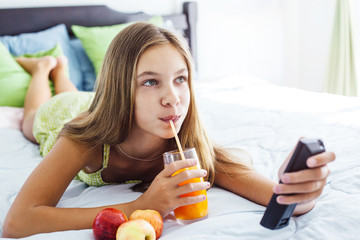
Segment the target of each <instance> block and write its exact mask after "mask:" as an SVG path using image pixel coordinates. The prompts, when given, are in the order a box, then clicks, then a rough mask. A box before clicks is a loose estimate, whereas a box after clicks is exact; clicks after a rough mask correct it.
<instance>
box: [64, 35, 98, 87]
mask: <svg viewBox="0 0 360 240" xmlns="http://www.w3.org/2000/svg"><path fill="white" fill-rule="evenodd" d="M70 45H71V47H72V49H73V50H74V52H75V54H76V56H77V58H78V60H79V63H80V69H81V72H82V77H83V80H82V82H83V86H82V87H83V90H84V91H93V90H94V85H95V80H96V74H95V70H94V67H93V65H92V63H91V61H90V59H89V57H88V56H87V55H86V52H85V49H84V48H83V46H82V43H81V41H80V39H77V38H75V39H71V40H70Z"/></svg>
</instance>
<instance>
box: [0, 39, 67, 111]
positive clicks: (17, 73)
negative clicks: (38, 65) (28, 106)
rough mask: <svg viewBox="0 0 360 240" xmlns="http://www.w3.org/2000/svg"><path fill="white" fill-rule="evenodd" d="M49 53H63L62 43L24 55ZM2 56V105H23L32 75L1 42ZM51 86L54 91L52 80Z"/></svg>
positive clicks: (0, 93) (0, 95)
mask: <svg viewBox="0 0 360 240" xmlns="http://www.w3.org/2000/svg"><path fill="white" fill-rule="evenodd" d="M49 55H50V56H54V57H57V56H60V55H63V53H62V49H61V47H60V45H58V44H57V45H56V46H55V47H54V48H52V49H50V50H48V51H42V52H38V53H35V54H25V55H23V56H24V57H42V56H49ZM0 56H1V58H0V106H8V107H23V106H24V100H25V95H26V91H27V88H28V86H29V83H30V80H31V75H30V74H29V73H28V72H26V71H25V69H23V68H22V67H21V66H20V65H19V64H18V63H17V62H16V60H15V59H14V57H13V56H12V55H11V54H10V53H9V51H8V50H7V48H6V47H5V46H4V45H3V44H2V43H1V42H0ZM50 88H51V90H52V92H54V90H53V83H52V82H51V81H50Z"/></svg>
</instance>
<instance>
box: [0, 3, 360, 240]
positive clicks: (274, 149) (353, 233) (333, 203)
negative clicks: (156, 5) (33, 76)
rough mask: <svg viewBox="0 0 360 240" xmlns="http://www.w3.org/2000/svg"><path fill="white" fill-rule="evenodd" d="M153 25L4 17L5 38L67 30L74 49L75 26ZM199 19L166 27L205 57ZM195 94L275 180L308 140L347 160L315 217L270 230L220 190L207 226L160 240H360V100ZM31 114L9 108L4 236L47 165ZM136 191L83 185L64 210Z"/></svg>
mask: <svg viewBox="0 0 360 240" xmlns="http://www.w3.org/2000/svg"><path fill="white" fill-rule="evenodd" d="M104 11H105V12H104ZM59 13H60V14H59ZM84 13H86V14H84ZM99 15H100V16H108V18H103V17H102V18H100V20H101V21H102V22H99V21H100V20H99V19H96V18H97V17H96V16H99ZM19 16H22V18H20V17H19ZM34 16H36V17H35V18H39V19H34ZM75 16H76V17H75ZM89 16H94V17H89ZM149 18H151V16H149V15H146V14H144V13H134V14H124V13H119V12H116V11H113V10H110V9H108V8H106V7H105V6H79V7H71V8H68V7H51V8H33V9H0V36H4V35H18V34H20V33H32V32H38V31H42V30H44V29H47V28H49V27H52V26H54V25H57V24H60V23H64V24H65V26H66V29H67V31H68V34H69V36H70V37H69V41H71V40H74V41H76V40H77V39H76V36H75V35H74V34H73V32H72V28H71V25H73V24H78V25H83V26H89V27H91V26H106V25H112V24H119V23H123V22H129V21H138V20H148V19H149ZM196 19H197V9H196V4H195V3H193V2H189V3H185V4H184V11H183V13H180V14H174V15H167V16H163V21H164V22H166V21H167V20H169V21H171V22H168V23H167V24H169V25H170V27H171V28H173V29H178V30H179V31H181V32H182V33H183V34H184V36H185V37H186V38H187V39H188V42H189V45H190V47H191V50H192V51H193V54H194V55H195V58H196ZM30 20H31V21H30ZM88 20H91V21H88ZM0 40H1V37H0ZM88 60H89V59H88ZM81 68H82V66H81ZM90 70H91V69H90ZM92 71H94V69H92ZM82 74H85V73H84V72H82ZM0 76H1V75H0ZM0 83H1V82H0ZM195 87H196V89H195V90H196V99H197V102H198V104H199V109H200V113H201V117H202V121H203V122H204V124H205V126H206V128H207V130H208V131H209V133H210V136H211V137H212V139H214V141H216V142H217V143H219V144H222V145H224V146H226V147H231V148H233V147H234V148H241V149H244V150H246V151H247V152H249V153H250V154H251V156H252V158H253V163H254V167H255V168H256V170H257V171H259V172H261V173H262V174H264V175H265V176H267V177H269V178H272V179H274V180H277V170H278V168H279V167H280V165H281V163H282V161H283V160H284V159H285V157H286V156H287V155H288V153H289V152H290V150H291V149H292V148H293V146H294V145H295V143H296V142H297V140H298V138H299V137H301V136H304V137H309V138H311V137H316V138H321V139H322V140H323V141H324V143H325V146H326V148H327V149H328V150H331V151H334V152H335V153H336V155H337V160H336V161H335V162H333V163H331V164H329V168H330V170H331V174H330V176H329V177H328V180H327V184H326V186H325V188H324V191H323V194H322V195H321V196H320V197H319V198H318V200H317V204H316V206H315V208H314V209H313V210H312V211H311V212H309V213H307V214H305V215H302V216H300V217H293V218H291V220H290V223H289V226H287V227H285V228H282V229H280V230H268V229H266V228H263V227H262V226H261V225H260V224H259V222H260V220H261V218H262V215H263V213H264V210H265V207H263V206H260V205H257V204H255V203H252V202H250V201H248V200H246V199H244V198H241V197H239V196H237V195H235V194H233V193H231V192H228V191H225V190H223V189H220V188H218V187H216V186H214V187H212V188H211V189H210V190H209V191H208V200H209V217H208V218H207V219H205V220H202V221H199V222H196V223H193V224H188V225H180V224H178V223H177V222H176V220H175V219H174V216H173V215H169V216H168V217H166V218H164V231H163V234H162V236H161V238H160V239H164V240H166V239H172V240H173V239H196V240H198V239H358V236H360V206H359V202H360V147H359V146H360V99H358V98H355V97H342V96H337V95H331V94H326V93H314V92H309V91H303V90H299V89H294V88H287V87H282V86H277V85H275V84H272V83H270V82H268V81H266V80H264V79H259V78H256V77H252V76H232V77H227V78H222V79H217V80H216V81H204V80H202V81H197V82H196V83H195ZM84 90H87V89H84ZM0 100H1V96H0ZM22 111H23V109H22V107H15V106H2V107H0V183H1V184H0V235H1V232H2V224H3V222H4V219H5V216H6V213H7V211H8V209H9V207H10V205H11V203H12V202H13V201H14V199H15V197H16V194H17V193H18V192H19V190H20V188H21V186H22V184H23V183H24V182H25V180H26V178H27V177H28V176H29V174H30V173H31V171H32V170H33V169H34V168H35V167H36V165H37V164H38V163H39V162H40V161H41V159H42V158H41V156H40V155H39V149H38V146H37V145H35V144H33V143H31V142H29V141H28V140H26V139H25V138H24V136H23V135H22V133H21V132H20V130H19V128H20V122H21V117H22ZM132 186H133V184H123V185H110V186H105V187H101V188H96V187H88V186H87V185H86V184H84V183H82V182H80V181H76V180H74V181H73V182H72V183H71V184H70V186H69V187H68V189H67V190H66V192H65V193H64V195H63V197H62V198H61V200H60V202H59V204H58V207H94V206H100V205H107V204H115V203H121V202H128V201H132V200H134V199H136V198H137V197H138V196H139V195H140V194H141V193H138V192H133V191H132V190H131V189H130V188H131V187H132ZM26 239H77V240H81V239H84V240H85V239H94V237H93V234H92V230H91V229H86V230H80V231H63V232H54V233H46V234H38V235H34V236H31V237H28V238H26Z"/></svg>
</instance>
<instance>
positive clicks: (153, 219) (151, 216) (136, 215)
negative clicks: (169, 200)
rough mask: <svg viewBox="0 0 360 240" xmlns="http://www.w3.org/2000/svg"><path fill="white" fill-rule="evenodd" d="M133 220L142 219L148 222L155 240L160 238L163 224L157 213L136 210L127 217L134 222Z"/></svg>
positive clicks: (149, 210) (148, 210)
mask: <svg viewBox="0 0 360 240" xmlns="http://www.w3.org/2000/svg"><path fill="white" fill-rule="evenodd" d="M134 219H144V220H146V221H148V222H149V223H150V224H151V225H152V226H153V228H154V230H155V233H156V239H158V238H159V237H160V236H161V233H162V231H163V226H164V224H163V219H162V217H161V215H160V213H159V212H158V211H155V210H151V209H147V210H136V211H134V212H133V213H132V214H131V215H130V217H129V220H134Z"/></svg>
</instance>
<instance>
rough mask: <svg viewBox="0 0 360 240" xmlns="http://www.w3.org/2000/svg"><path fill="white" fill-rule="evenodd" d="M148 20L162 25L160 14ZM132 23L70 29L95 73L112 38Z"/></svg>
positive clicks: (75, 26)
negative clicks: (79, 42) (78, 40)
mask: <svg viewBox="0 0 360 240" xmlns="http://www.w3.org/2000/svg"><path fill="white" fill-rule="evenodd" d="M148 22H149V23H152V24H154V25H156V26H162V25H163V18H162V17H161V16H155V17H152V18H150V19H149V21H148ZM133 23H134V22H130V23H123V24H117V25H112V26H103V27H83V26H78V25H73V26H71V29H72V31H73V32H74V34H75V36H76V37H77V38H79V39H80V41H81V43H82V45H83V47H84V49H85V52H86V54H87V55H88V57H89V59H90V61H91V62H92V64H93V66H94V69H95V73H96V75H97V74H98V73H99V71H100V68H101V65H102V62H103V60H104V57H105V53H106V50H107V48H108V47H109V45H110V43H111V41H112V40H113V38H114V37H115V36H116V35H117V34H118V33H119V32H120V31H121V30H123V29H124V28H126V27H127V26H129V25H131V24H133Z"/></svg>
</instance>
